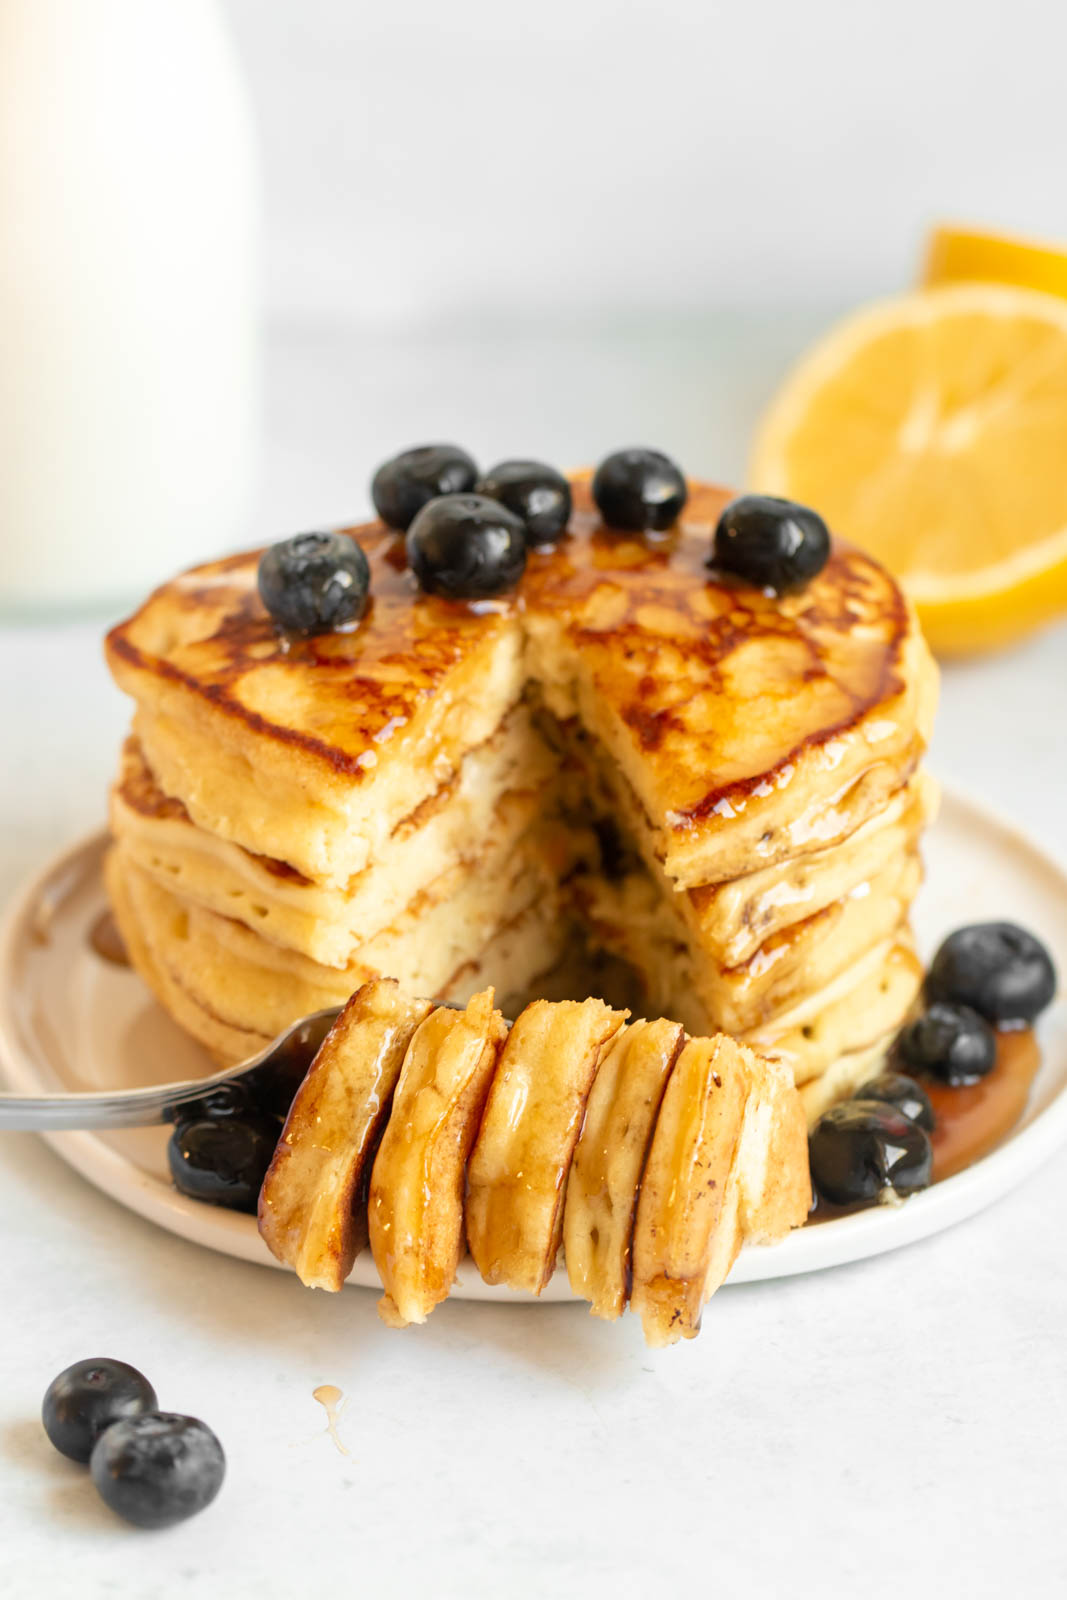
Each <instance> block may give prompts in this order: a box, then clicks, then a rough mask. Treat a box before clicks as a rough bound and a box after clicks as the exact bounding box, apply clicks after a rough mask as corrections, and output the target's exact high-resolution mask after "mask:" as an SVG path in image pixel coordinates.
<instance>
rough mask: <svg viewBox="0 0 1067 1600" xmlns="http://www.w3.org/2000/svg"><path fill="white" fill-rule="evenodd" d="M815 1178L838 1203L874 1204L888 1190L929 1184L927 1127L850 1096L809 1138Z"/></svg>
mask: <svg viewBox="0 0 1067 1600" xmlns="http://www.w3.org/2000/svg"><path fill="white" fill-rule="evenodd" d="M808 1158H809V1160H810V1163H811V1181H812V1183H813V1184H814V1186H815V1188H816V1190H817V1192H818V1193H819V1194H820V1195H821V1196H822V1198H823V1199H824V1200H829V1201H830V1203H831V1204H832V1205H835V1206H855V1205H861V1206H862V1205H871V1204H872V1203H873V1202H874V1201H876V1200H877V1199H879V1197H880V1196H881V1194H882V1193H883V1191H885V1190H888V1189H893V1190H895V1191H896V1193H897V1194H898V1195H907V1194H911V1193H912V1192H913V1191H914V1190H916V1189H925V1188H926V1186H927V1184H928V1183H929V1182H930V1170H931V1165H932V1162H933V1152H932V1149H931V1146H930V1137H929V1135H928V1134H927V1132H926V1130H925V1129H924V1128H920V1127H918V1126H917V1124H916V1123H914V1122H912V1120H911V1118H910V1117H905V1116H904V1115H903V1114H902V1113H901V1112H899V1111H898V1110H897V1109H896V1108H895V1106H888V1105H885V1104H883V1103H882V1102H881V1101H879V1100H846V1101H845V1102H844V1103H843V1104H842V1105H838V1106H832V1107H831V1109H830V1110H829V1111H826V1112H824V1113H823V1115H822V1116H821V1117H820V1118H819V1120H818V1122H817V1123H816V1124H815V1126H814V1128H813V1129H812V1130H811V1135H810V1137H809V1139H808Z"/></svg>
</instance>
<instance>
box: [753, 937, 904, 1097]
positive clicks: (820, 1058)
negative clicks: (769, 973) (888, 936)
mask: <svg viewBox="0 0 1067 1600" xmlns="http://www.w3.org/2000/svg"><path fill="white" fill-rule="evenodd" d="M872 957H873V960H872V959H871V958H872ZM845 976H846V977H850V976H851V977H852V979H853V981H852V982H851V983H850V984H849V986H848V987H847V988H845V989H844V991H843V992H841V987H840V980H837V981H836V982H835V984H834V985H831V986H830V990H831V993H830V998H829V999H827V1000H825V1001H824V1004H823V1005H822V1007H821V1009H819V1010H818V1011H816V1012H815V1014H814V1015H810V1014H809V1015H808V1016H807V1017H806V1020H803V1021H799V1022H798V1021H795V1020H794V1018H795V1012H793V1013H786V1014H785V1015H784V1016H781V1015H780V1016H778V1017H776V1018H775V1019H773V1021H771V1022H770V1023H768V1024H765V1025H764V1026H763V1027H761V1028H755V1029H753V1030H752V1031H751V1032H750V1033H749V1034H747V1035H746V1036H745V1037H746V1042H747V1043H748V1044H751V1045H752V1046H753V1048H754V1049H756V1050H758V1051H760V1053H761V1054H762V1055H765V1056H767V1057H768V1058H770V1059H771V1060H775V1061H781V1062H782V1063H783V1064H784V1065H785V1066H787V1067H788V1068H789V1070H790V1072H791V1074H792V1077H793V1081H794V1082H795V1083H796V1084H798V1085H803V1084H807V1083H809V1082H810V1081H811V1080H812V1079H814V1078H819V1077H821V1076H822V1075H823V1074H824V1073H825V1072H826V1071H827V1070H828V1069H829V1068H830V1067H832V1066H833V1064H834V1062H835V1061H838V1060H840V1059H842V1058H843V1057H844V1056H847V1055H852V1054H855V1052H856V1051H858V1050H863V1049H867V1048H869V1047H871V1046H873V1045H874V1044H876V1043H878V1041H879V1040H881V1039H882V1038H884V1037H885V1036H886V1035H887V1034H893V1033H895V1032H896V1031H897V1030H898V1029H899V1028H900V1027H901V1026H902V1024H903V1022H904V1020H905V1018H906V1017H907V1015H908V1013H909V1011H910V1010H911V1008H912V1006H913V1005H914V1003H915V999H916V997H917V995H918V993H919V990H920V988H921V987H922V980H923V968H922V962H921V961H920V960H919V958H918V956H917V955H916V953H915V947H914V945H913V944H912V941H911V937H910V935H909V934H907V933H905V932H903V931H898V932H897V933H896V934H895V935H894V938H893V939H892V940H891V941H890V942H889V944H888V947H887V946H885V945H877V946H875V948H874V950H873V951H869V952H868V953H867V955H866V956H864V957H862V958H861V959H860V961H859V962H857V963H856V964H855V966H854V967H853V968H851V969H850V971H849V973H847V974H846V975H845ZM834 990H836V991H837V992H836V993H833V992H832V991H834ZM823 993H824V996H825V995H826V993H827V991H825V990H824V991H823ZM810 1004H811V1002H810V999H806V1000H805V1006H804V1009H805V1011H806V1012H807V1011H809V1010H810Z"/></svg>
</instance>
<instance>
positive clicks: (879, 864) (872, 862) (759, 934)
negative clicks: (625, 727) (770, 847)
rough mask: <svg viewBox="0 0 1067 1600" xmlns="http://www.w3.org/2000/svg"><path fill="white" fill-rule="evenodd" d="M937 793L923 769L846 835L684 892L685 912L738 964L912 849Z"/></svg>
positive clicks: (706, 939) (717, 952)
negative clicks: (770, 864)
mask: <svg viewBox="0 0 1067 1600" xmlns="http://www.w3.org/2000/svg"><path fill="white" fill-rule="evenodd" d="M937 800H938V787H937V784H936V783H935V782H934V780H933V779H932V778H931V777H929V775H928V774H927V773H925V772H920V773H917V774H916V775H915V776H914V777H913V778H912V779H910V780H909V782H907V783H906V784H904V785H903V786H902V787H901V788H900V789H898V790H897V792H896V793H895V794H894V795H893V796H892V797H891V798H890V800H889V801H888V803H887V804H886V806H885V807H884V809H883V810H882V811H880V812H878V813H876V815H875V816H873V817H871V818H870V819H869V820H868V821H867V822H865V823H864V824H863V825H862V826H861V827H859V828H858V829H857V830H856V831H855V833H852V834H850V835H848V837H847V838H845V839H842V840H840V841H839V842H838V843H837V844H834V845H831V846H829V848H828V849H825V850H818V851H815V852H813V853H812V854H810V855H803V856H799V857H797V858H796V859H795V860H792V861H785V862H780V863H779V864H778V865H776V866H774V867H765V868H763V869H762V871H759V872H753V873H749V874H747V875H746V876H745V877H743V878H735V879H733V881H732V882H729V883H722V884H706V885H705V886H704V887H703V888H700V889H690V890H688V891H687V892H686V893H685V894H684V895H683V896H681V897H680V905H681V909H682V912H683V915H684V916H685V918H686V920H687V922H688V923H689V924H690V925H691V926H692V927H693V928H694V930H695V931H696V933H697V936H698V937H699V939H700V942H701V945H702V946H703V947H704V948H706V949H707V950H708V951H709V952H710V953H711V954H712V955H713V956H714V957H715V959H716V960H717V961H719V962H721V964H722V965H723V966H726V967H735V966H740V965H742V964H743V963H744V962H746V961H749V960H751V958H752V957H753V956H754V955H755V954H756V952H757V950H758V949H759V947H760V945H761V944H762V943H764V941H765V940H767V939H768V938H771V937H773V936H774V935H775V934H778V933H782V932H783V931H784V930H785V929H786V928H791V927H794V926H795V925H796V924H797V923H799V922H802V921H804V920H805V918H807V917H810V916H812V915H813V914H814V913H816V912H819V911H824V910H825V909H826V908H827V907H828V906H830V905H832V904H833V903H834V901H835V900H840V899H842V898H844V897H845V896H846V895H849V894H851V893H853V891H854V890H856V889H857V888H858V887H859V886H860V885H861V884H863V883H868V882H871V881H873V880H874V879H876V878H878V877H880V876H881V875H882V874H883V873H884V872H885V871H887V870H888V869H890V868H891V867H892V864H893V863H894V861H899V860H900V859H901V858H902V857H903V856H905V855H907V854H910V853H912V852H914V851H915V850H916V849H917V847H918V843H919V839H920V837H921V834H922V831H923V829H924V828H926V827H928V826H929V824H930V823H931V821H932V820H933V818H934V815H935V814H936V810H937Z"/></svg>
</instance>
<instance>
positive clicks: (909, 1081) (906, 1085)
mask: <svg viewBox="0 0 1067 1600" xmlns="http://www.w3.org/2000/svg"><path fill="white" fill-rule="evenodd" d="M853 1098H854V1099H856V1100H877V1101H879V1102H880V1104H882V1105H886V1106H896V1108H897V1110H898V1111H900V1112H902V1113H903V1115H904V1116H906V1117H910V1118H911V1120H912V1122H915V1123H918V1125H919V1127H920V1128H925V1129H926V1131H927V1133H932V1132H933V1131H934V1108H933V1106H932V1105H931V1104H930V1096H929V1095H928V1094H927V1092H926V1090H925V1089H924V1088H923V1087H922V1085H921V1084H918V1083H916V1082H915V1079H914V1078H908V1077H906V1076H905V1075H904V1073H903V1072H880V1073H879V1074H878V1076H877V1078H871V1079H870V1081H869V1082H868V1083H865V1084H864V1085H863V1086H862V1088H859V1089H857V1090H856V1093H855V1095H854V1097H853Z"/></svg>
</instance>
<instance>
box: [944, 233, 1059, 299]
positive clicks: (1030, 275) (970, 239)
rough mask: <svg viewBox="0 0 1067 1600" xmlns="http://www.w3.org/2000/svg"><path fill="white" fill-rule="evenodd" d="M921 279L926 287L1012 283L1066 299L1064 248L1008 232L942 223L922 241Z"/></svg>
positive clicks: (1022, 287)
mask: <svg viewBox="0 0 1067 1600" xmlns="http://www.w3.org/2000/svg"><path fill="white" fill-rule="evenodd" d="M922 282H923V284H924V285H926V287H927V288H932V287H935V286H938V285H941V284H945V283H1014V284H1016V285H1017V286H1018V287H1019V288H1021V289H1041V290H1042V291H1043V292H1044V293H1045V294H1057V295H1059V296H1060V297H1061V298H1062V299H1064V300H1067V250H1061V249H1059V248H1057V246H1056V245H1051V244H1039V243H1038V242H1037V240H1035V239H1022V238H1019V237H1017V236H1015V235H1013V234H1008V233H989V232H986V231H984V230H982V229H981V228H960V227H957V226H956V225H955V224H953V223H944V224H942V225H941V226H940V227H937V228H935V229H934V231H933V233H931V235H930V238H929V240H928V241H927V245H926V260H925V261H924V263H923V269H922Z"/></svg>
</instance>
